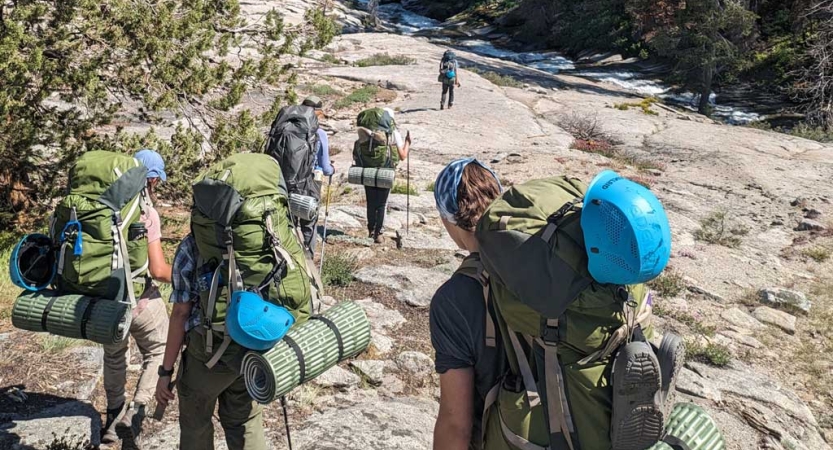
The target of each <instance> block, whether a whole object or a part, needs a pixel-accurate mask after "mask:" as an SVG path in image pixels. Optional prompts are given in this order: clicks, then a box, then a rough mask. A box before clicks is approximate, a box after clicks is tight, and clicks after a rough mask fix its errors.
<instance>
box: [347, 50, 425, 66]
mask: <svg viewBox="0 0 833 450" xmlns="http://www.w3.org/2000/svg"><path fill="white" fill-rule="evenodd" d="M411 64H416V60H415V59H414V58H409V57H407V56H405V55H389V54H387V53H377V54H375V55H373V56H369V57H367V58H364V59H360V60H358V61H356V65H357V66H358V67H370V66H408V65H411Z"/></svg>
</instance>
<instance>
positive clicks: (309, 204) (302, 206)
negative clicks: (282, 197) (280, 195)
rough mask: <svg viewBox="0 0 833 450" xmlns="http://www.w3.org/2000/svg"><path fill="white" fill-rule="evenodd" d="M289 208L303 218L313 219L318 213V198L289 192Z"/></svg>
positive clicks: (295, 214) (293, 213) (294, 214)
mask: <svg viewBox="0 0 833 450" xmlns="http://www.w3.org/2000/svg"><path fill="white" fill-rule="evenodd" d="M289 210H290V211H291V212H292V215H293V216H295V217H297V218H299V219H303V220H312V219H313V217H315V215H316V214H317V213H318V200H316V199H315V198H314V197H310V196H308V195H300V194H289Z"/></svg>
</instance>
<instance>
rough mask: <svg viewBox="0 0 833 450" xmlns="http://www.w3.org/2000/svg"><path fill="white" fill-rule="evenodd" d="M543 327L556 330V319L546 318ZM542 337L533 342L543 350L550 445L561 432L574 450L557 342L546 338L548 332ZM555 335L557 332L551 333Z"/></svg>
mask: <svg viewBox="0 0 833 450" xmlns="http://www.w3.org/2000/svg"><path fill="white" fill-rule="evenodd" d="M545 328H546V329H547V330H553V331H554V330H556V329H557V328H558V319H546V324H545ZM542 334H543V335H544V336H545V337H544V338H536V339H535V343H536V344H537V345H538V346H539V347H541V349H543V350H544V370H543V372H544V380H545V383H546V390H547V420H548V423H547V425H548V427H549V431H550V446H554V442H558V433H559V432H560V433H561V436H563V438H564V440H565V441H567V447H569V448H570V450H575V446H574V445H573V438H572V433H574V432H575V426H574V425H573V417H572V415H571V413H570V405H569V404H568V403H567V394H566V392H565V390H564V373H563V372H562V371H561V364H560V363H559V362H558V342H557V338H556V339H554V340H550V339H547V338H546V336H547V335H548V334H549V333H542ZM553 334H555V335H557V333H553Z"/></svg>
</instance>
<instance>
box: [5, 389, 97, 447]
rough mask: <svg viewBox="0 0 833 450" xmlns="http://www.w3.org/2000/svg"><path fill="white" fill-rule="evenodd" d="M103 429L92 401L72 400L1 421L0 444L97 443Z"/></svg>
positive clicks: (27, 445)
mask: <svg viewBox="0 0 833 450" xmlns="http://www.w3.org/2000/svg"><path fill="white" fill-rule="evenodd" d="M100 432H101V416H100V415H99V413H98V411H96V410H95V408H94V407H93V406H92V405H90V404H89V403H86V402H79V401H70V402H67V403H62V404H60V405H58V406H54V407H52V408H48V409H45V410H43V411H41V412H39V413H37V414H35V415H33V416H30V417H27V418H25V419H20V420H15V421H12V422H8V423H4V424H0V448H8V449H13V450H18V449H20V450H25V449H33V448H38V449H40V448H51V447H50V445H51V444H52V443H53V442H60V440H61V439H64V440H65V441H66V442H67V443H68V444H71V445H74V444H76V443H78V444H83V443H84V442H89V443H90V444H91V446H93V447H97V446H98V445H99V444H100V436H99V434H100ZM56 448H57V447H56ZM79 448H83V447H79Z"/></svg>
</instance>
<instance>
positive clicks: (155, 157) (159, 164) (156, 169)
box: [136, 149, 168, 181]
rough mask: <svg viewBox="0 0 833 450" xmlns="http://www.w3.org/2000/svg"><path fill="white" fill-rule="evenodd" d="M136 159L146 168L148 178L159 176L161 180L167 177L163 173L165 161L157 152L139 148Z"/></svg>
mask: <svg viewBox="0 0 833 450" xmlns="http://www.w3.org/2000/svg"><path fill="white" fill-rule="evenodd" d="M136 159H138V160H139V162H141V163H142V164H144V165H145V167H147V168H148V178H161V179H162V181H166V180H167V179H168V176H167V175H166V174H165V161H164V160H163V159H162V155H160V154H159V153H156V152H155V151H153V150H149V149H143V150H139V152H138V153H136Z"/></svg>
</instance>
